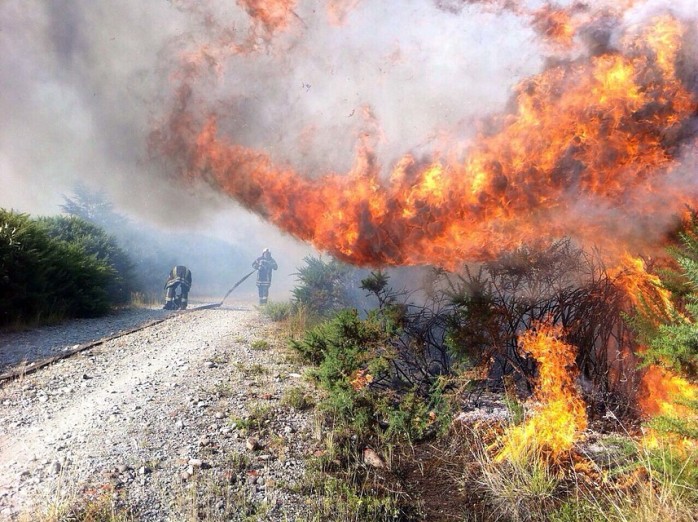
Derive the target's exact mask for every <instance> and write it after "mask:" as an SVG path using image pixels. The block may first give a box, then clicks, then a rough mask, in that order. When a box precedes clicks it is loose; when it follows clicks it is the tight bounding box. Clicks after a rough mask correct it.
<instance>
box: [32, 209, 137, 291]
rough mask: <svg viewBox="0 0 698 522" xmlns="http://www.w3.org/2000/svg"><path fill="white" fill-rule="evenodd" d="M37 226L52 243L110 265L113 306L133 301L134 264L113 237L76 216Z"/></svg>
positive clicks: (43, 220)
mask: <svg viewBox="0 0 698 522" xmlns="http://www.w3.org/2000/svg"><path fill="white" fill-rule="evenodd" d="M38 222H39V223H40V224H41V225H42V226H43V227H44V228H45V230H46V232H47V234H48V235H49V237H51V238H52V239H55V240H58V241H63V242H66V243H69V244H73V245H76V246H78V247H79V248H81V249H82V250H83V251H84V253H85V254H88V255H91V256H94V257H95V258H97V259H98V260H99V261H101V262H104V263H106V264H107V265H109V266H110V267H111V268H112V269H113V271H114V275H113V277H112V279H111V281H110V282H109V286H108V288H107V291H108V293H109V300H110V301H111V302H112V303H113V304H126V303H128V302H129V301H130V298H131V292H132V291H133V290H134V287H133V284H132V281H133V263H131V260H130V259H129V257H128V255H127V254H126V252H124V250H123V249H122V248H121V247H120V246H119V245H118V243H117V241H116V238H115V237H114V236H110V235H108V234H107V233H106V232H105V231H104V230H103V229H102V228H100V227H99V226H97V225H95V224H93V223H90V222H88V221H85V220H84V219H81V218H79V217H75V216H52V217H42V218H39V220H38Z"/></svg>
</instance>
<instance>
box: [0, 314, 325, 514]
mask: <svg viewBox="0 0 698 522" xmlns="http://www.w3.org/2000/svg"><path fill="white" fill-rule="evenodd" d="M123 313H124V314H128V313H129V312H123ZM133 313H134V314H143V312H142V311H140V312H135V311H134V312H133ZM146 315H147V316H148V317H141V318H140V319H138V318H136V319H134V320H152V319H153V316H158V315H160V316H162V318H166V319H165V320H164V321H163V322H160V323H159V324H156V325H154V326H151V327H149V328H146V329H143V330H140V331H138V332H135V333H132V334H129V335H125V336H122V337H119V338H117V339H114V340H111V341H108V342H106V343H104V344H102V345H100V346H97V347H95V348H93V349H91V350H88V351H85V352H83V353H80V354H78V355H75V356H73V357H70V358H67V359H65V360H62V361H60V362H57V363H55V364H52V365H50V366H48V367H46V368H44V369H41V370H39V371H37V372H36V373H33V374H30V375H26V376H24V377H21V378H19V379H16V380H13V381H8V382H5V383H4V384H1V385H0V402H1V403H2V409H1V410H0V470H1V472H0V520H22V519H23V520H32V516H38V514H41V513H42V512H46V510H51V509H53V510H55V509H59V508H60V509H65V506H69V505H76V504H77V505H79V504H80V503H81V502H84V499H85V498H86V497H89V496H90V495H93V496H94V495H99V494H101V492H107V493H108V494H109V495H112V496H113V498H116V499H118V502H119V503H120V505H123V506H128V507H129V509H131V510H132V512H133V514H134V519H135V520H153V521H155V520H158V521H159V520H196V519H200V518H205V519H208V520H218V519H221V520H223V519H224V520H236V519H242V518H244V517H245V516H250V515H254V514H255V513H256V514H259V515H260V516H262V515H263V516H264V517H266V518H269V519H271V520H276V519H278V520H296V519H298V520H300V519H303V516H302V513H303V505H304V503H303V499H301V498H298V497H297V495H296V494H295V493H294V492H293V491H295V490H297V488H294V485H295V484H297V483H298V481H299V480H301V479H302V476H303V472H304V466H305V463H304V456H305V455H306V453H307V452H308V451H311V450H312V445H313V440H314V437H315V436H316V435H317V434H314V433H313V425H314V423H313V421H312V413H308V412H302V411H297V410H296V409H294V408H293V407H291V406H289V405H288V404H289V401H288V400H286V399H285V398H286V397H287V396H288V395H289V394H293V393H295V394H296V395H297V394H298V393H306V391H309V390H308V389H307V388H308V387H307V386H306V385H305V383H304V380H303V379H302V377H301V375H302V373H303V371H304V368H303V367H302V366H301V365H300V363H299V362H298V360H297V359H295V358H294V357H293V354H291V353H289V352H288V349H287V348H285V346H284V345H285V343H284V342H283V340H280V339H279V336H278V335H274V334H273V326H272V325H271V324H270V323H269V322H268V321H267V320H265V319H263V318H262V317H261V316H260V313H259V311H258V310H257V309H256V308H255V307H254V306H252V305H250V304H245V303H234V304H232V305H227V306H225V307H223V308H219V309H209V310H193V311H187V312H184V313H182V312H175V313H169V312H160V311H157V312H152V311H149V312H148V313H147V314H146ZM114 320H115V319H114V318H107V319H104V320H103V321H106V322H108V321H114ZM118 320H119V321H122V322H121V323H119V325H120V326H124V325H125V324H126V322H128V321H126V322H123V321H124V318H123V317H122V318H121V319H118ZM76 324H78V326H76ZM92 327H93V328H94V329H95V332H97V333H98V334H101V333H104V332H105V330H109V329H111V328H113V324H107V325H106V326H105V325H104V324H103V325H102V326H101V329H100V327H99V326H95V324H92ZM76 328H78V329H79V328H80V326H79V323H68V324H66V325H63V326H61V327H53V328H51V329H45V330H43V331H42V330H39V331H38V332H29V333H25V334H21V335H24V336H25V339H26V336H34V337H33V339H34V340H33V341H31V342H28V344H29V345H31V346H33V347H34V352H35V353H42V354H46V353H50V352H51V351H52V350H53V351H55V350H60V349H61V348H60V346H58V347H57V346H56V345H55V343H56V340H59V341H60V340H62V339H63V340H65V339H70V341H69V342H70V343H72V342H76V343H79V342H85V340H86V339H85V337H86V335H82V336H80V335H77V332H76V331H75V329H76ZM106 333H109V332H106ZM17 335H18V334H5V335H1V336H0V346H1V347H2V349H3V351H4V352H5V356H7V355H8V353H9V352H10V351H11V350H12V339H13V337H12V336H17ZM87 337H89V335H87ZM51 343H53V345H52V347H49V346H48V344H51ZM18 344H19V341H16V342H15V345H18ZM42 344H45V345H44V346H42ZM64 344H65V343H64ZM18 350H24V355H23V357H27V353H31V350H29V351H27V347H26V346H24V347H23V348H19V347H18ZM5 356H4V358H3V360H5V361H7V360H8V359H7V357H5Z"/></svg>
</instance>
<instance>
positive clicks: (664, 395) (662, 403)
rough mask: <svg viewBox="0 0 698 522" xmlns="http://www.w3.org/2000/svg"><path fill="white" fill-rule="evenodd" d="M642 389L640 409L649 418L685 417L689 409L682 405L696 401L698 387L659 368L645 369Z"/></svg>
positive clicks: (688, 413)
mask: <svg viewBox="0 0 698 522" xmlns="http://www.w3.org/2000/svg"><path fill="white" fill-rule="evenodd" d="M642 387H643V389H644V390H645V392H646V393H645V394H644V396H643V397H641V398H640V407H641V408H642V411H643V412H644V413H645V414H647V415H650V416H655V415H667V416H670V417H686V416H688V415H691V409H690V408H689V407H688V406H685V405H684V404H682V403H686V402H690V401H696V400H698V386H696V385H695V384H692V383H691V382H689V381H688V380H686V379H684V378H683V377H681V376H679V375H676V374H674V373H673V372H671V371H670V370H667V369H666V368H662V367H660V366H650V367H648V368H647V371H646V372H645V374H644V376H643V378H642ZM693 414H694V415H695V413H693Z"/></svg>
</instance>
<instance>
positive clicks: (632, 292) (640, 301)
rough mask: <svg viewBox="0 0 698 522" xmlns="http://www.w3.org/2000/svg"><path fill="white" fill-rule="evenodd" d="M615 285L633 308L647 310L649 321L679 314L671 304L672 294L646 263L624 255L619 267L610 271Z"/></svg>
mask: <svg viewBox="0 0 698 522" xmlns="http://www.w3.org/2000/svg"><path fill="white" fill-rule="evenodd" d="M609 276H610V277H611V279H612V280H613V282H614V284H615V285H616V286H617V287H618V288H620V289H621V290H623V292H624V293H625V295H626V296H627V298H628V299H629V300H630V303H631V304H632V306H634V307H636V308H645V309H647V310H648V312H651V313H648V314H646V315H647V317H648V318H649V319H656V320H659V319H660V318H662V317H664V318H670V317H672V315H673V314H678V312H677V311H676V309H675V308H674V305H673V304H672V302H671V294H670V292H669V290H667V289H666V288H665V287H664V285H663V284H662V282H661V280H660V279H659V276H657V275H655V274H651V273H649V272H648V271H647V267H646V265H645V262H644V261H643V260H642V259H640V258H636V257H632V256H630V255H627V254H625V255H623V256H622V258H621V261H620V263H619V265H618V266H617V267H616V268H614V269H611V270H609Z"/></svg>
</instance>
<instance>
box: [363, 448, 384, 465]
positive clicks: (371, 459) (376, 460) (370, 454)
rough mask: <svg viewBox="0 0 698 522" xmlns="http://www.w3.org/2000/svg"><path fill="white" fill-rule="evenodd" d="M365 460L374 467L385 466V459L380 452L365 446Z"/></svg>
mask: <svg viewBox="0 0 698 522" xmlns="http://www.w3.org/2000/svg"><path fill="white" fill-rule="evenodd" d="M364 462H365V463H366V464H368V465H369V466H371V467H373V468H384V467H385V463H384V462H383V459H381V458H380V457H379V456H378V453H376V452H375V451H373V450H372V449H371V448H364Z"/></svg>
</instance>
